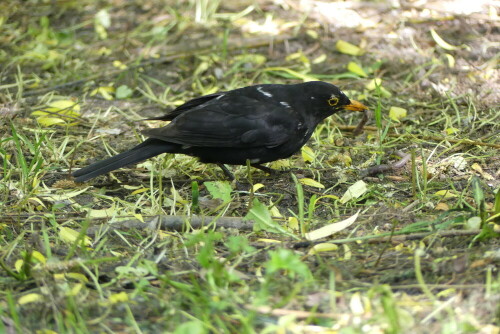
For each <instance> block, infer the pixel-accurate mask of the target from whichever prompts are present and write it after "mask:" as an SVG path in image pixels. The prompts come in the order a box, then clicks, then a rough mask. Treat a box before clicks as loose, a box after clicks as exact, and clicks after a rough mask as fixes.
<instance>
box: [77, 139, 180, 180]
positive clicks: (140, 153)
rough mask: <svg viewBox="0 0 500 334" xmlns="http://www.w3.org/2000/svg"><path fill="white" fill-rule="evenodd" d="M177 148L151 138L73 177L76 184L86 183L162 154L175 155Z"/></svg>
mask: <svg viewBox="0 0 500 334" xmlns="http://www.w3.org/2000/svg"><path fill="white" fill-rule="evenodd" d="M177 147H178V145H177V144H173V143H168V142H165V141H162V140H159V139H153V138H149V139H146V140H145V141H144V142H143V143H141V144H139V145H137V146H136V147H134V148H133V149H131V150H129V151H126V152H123V153H120V154H118V155H115V156H113V157H111V158H108V159H105V160H102V161H98V162H96V163H94V164H92V165H90V166H87V167H85V168H81V169H79V170H77V171H76V172H74V173H73V174H72V175H73V176H74V177H75V181H76V182H85V181H87V180H90V179H92V178H94V177H96V176H99V175H102V174H105V173H108V172H111V171H113V170H115V169H118V168H121V167H125V166H128V165H132V164H135V163H138V162H141V161H143V160H146V159H149V158H152V157H154V156H156V155H159V154H162V153H167V152H171V153H173V152H174V151H175V150H176V148H177Z"/></svg>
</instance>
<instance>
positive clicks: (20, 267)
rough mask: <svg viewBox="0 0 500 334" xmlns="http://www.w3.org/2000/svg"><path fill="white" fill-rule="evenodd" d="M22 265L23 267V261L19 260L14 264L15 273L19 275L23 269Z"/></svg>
mask: <svg viewBox="0 0 500 334" xmlns="http://www.w3.org/2000/svg"><path fill="white" fill-rule="evenodd" d="M23 265H24V261H23V260H21V259H19V260H16V262H15V263H14V268H16V270H17V272H18V273H20V272H21V270H22V269H23Z"/></svg>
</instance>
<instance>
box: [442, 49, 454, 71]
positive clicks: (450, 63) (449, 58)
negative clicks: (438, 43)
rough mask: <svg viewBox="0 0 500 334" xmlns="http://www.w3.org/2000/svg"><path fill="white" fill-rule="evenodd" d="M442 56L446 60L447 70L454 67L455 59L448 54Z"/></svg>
mask: <svg viewBox="0 0 500 334" xmlns="http://www.w3.org/2000/svg"><path fill="white" fill-rule="evenodd" d="M444 55H445V57H446V60H448V67H449V68H453V67H455V58H454V57H453V56H452V55H451V54H449V53H445V54H444Z"/></svg>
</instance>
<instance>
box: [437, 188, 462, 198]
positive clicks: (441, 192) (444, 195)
mask: <svg viewBox="0 0 500 334" xmlns="http://www.w3.org/2000/svg"><path fill="white" fill-rule="evenodd" d="M434 196H438V197H441V198H455V197H458V195H456V194H454V193H453V192H452V191H451V190H439V191H436V193H435V194H434Z"/></svg>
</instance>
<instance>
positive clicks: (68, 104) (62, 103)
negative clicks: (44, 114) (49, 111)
mask: <svg viewBox="0 0 500 334" xmlns="http://www.w3.org/2000/svg"><path fill="white" fill-rule="evenodd" d="M48 106H49V107H52V108H56V109H57V110H66V109H71V110H74V111H80V105H79V104H78V103H76V102H75V101H73V100H57V101H51V102H50V103H48Z"/></svg>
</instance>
